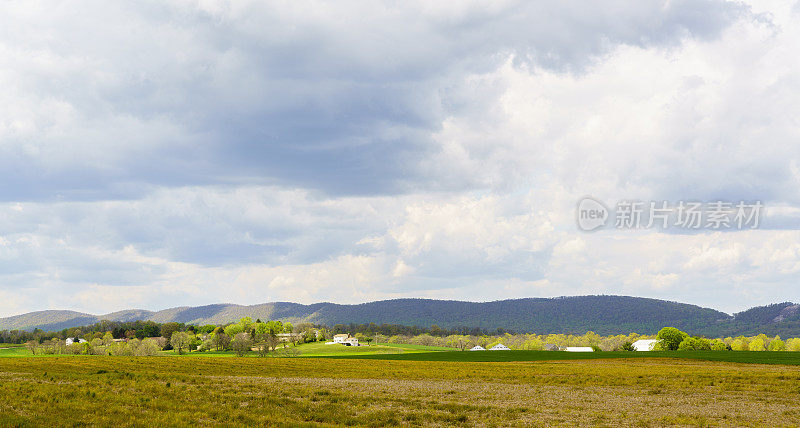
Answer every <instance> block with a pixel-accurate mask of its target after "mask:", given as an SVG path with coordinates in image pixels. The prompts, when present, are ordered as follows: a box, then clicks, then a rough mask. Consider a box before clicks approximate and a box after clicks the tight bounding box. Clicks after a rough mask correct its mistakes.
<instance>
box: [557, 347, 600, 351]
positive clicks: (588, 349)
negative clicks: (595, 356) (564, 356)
mask: <svg viewBox="0 0 800 428" xmlns="http://www.w3.org/2000/svg"><path fill="white" fill-rule="evenodd" d="M564 350H565V351H567V352H594V349H592V348H591V347H590V346H567V347H566V348H564Z"/></svg>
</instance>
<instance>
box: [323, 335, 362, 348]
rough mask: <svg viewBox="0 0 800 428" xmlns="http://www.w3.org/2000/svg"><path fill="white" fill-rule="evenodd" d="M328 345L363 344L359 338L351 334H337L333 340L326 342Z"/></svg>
mask: <svg viewBox="0 0 800 428" xmlns="http://www.w3.org/2000/svg"><path fill="white" fill-rule="evenodd" d="M325 344H326V345H344V346H361V345H360V344H359V343H358V339H357V338H355V337H352V336H350V335H349V334H335V335H334V336H333V342H325Z"/></svg>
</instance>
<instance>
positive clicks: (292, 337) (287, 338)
mask: <svg viewBox="0 0 800 428" xmlns="http://www.w3.org/2000/svg"><path fill="white" fill-rule="evenodd" d="M277 337H278V340H280V341H281V342H297V341H299V340H300V338H301V336H300V333H278V334H277Z"/></svg>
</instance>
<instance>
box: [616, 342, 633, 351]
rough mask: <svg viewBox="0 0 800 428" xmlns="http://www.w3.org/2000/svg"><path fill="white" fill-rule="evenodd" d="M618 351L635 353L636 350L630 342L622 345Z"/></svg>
mask: <svg viewBox="0 0 800 428" xmlns="http://www.w3.org/2000/svg"><path fill="white" fill-rule="evenodd" d="M619 349H621V350H623V351H635V350H636V348H634V347H633V343H631V342H625V343H623V344H622V346H620V348H619Z"/></svg>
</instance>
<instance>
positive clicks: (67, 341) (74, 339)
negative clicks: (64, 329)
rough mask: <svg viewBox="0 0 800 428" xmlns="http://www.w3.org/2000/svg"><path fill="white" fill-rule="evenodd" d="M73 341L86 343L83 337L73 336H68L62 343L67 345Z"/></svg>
mask: <svg viewBox="0 0 800 428" xmlns="http://www.w3.org/2000/svg"><path fill="white" fill-rule="evenodd" d="M73 343H86V341H85V340H83V339H79V338H74V337H68V338H67V340H65V341H64V344H65V345H67V346H69V345H72V344H73Z"/></svg>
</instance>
